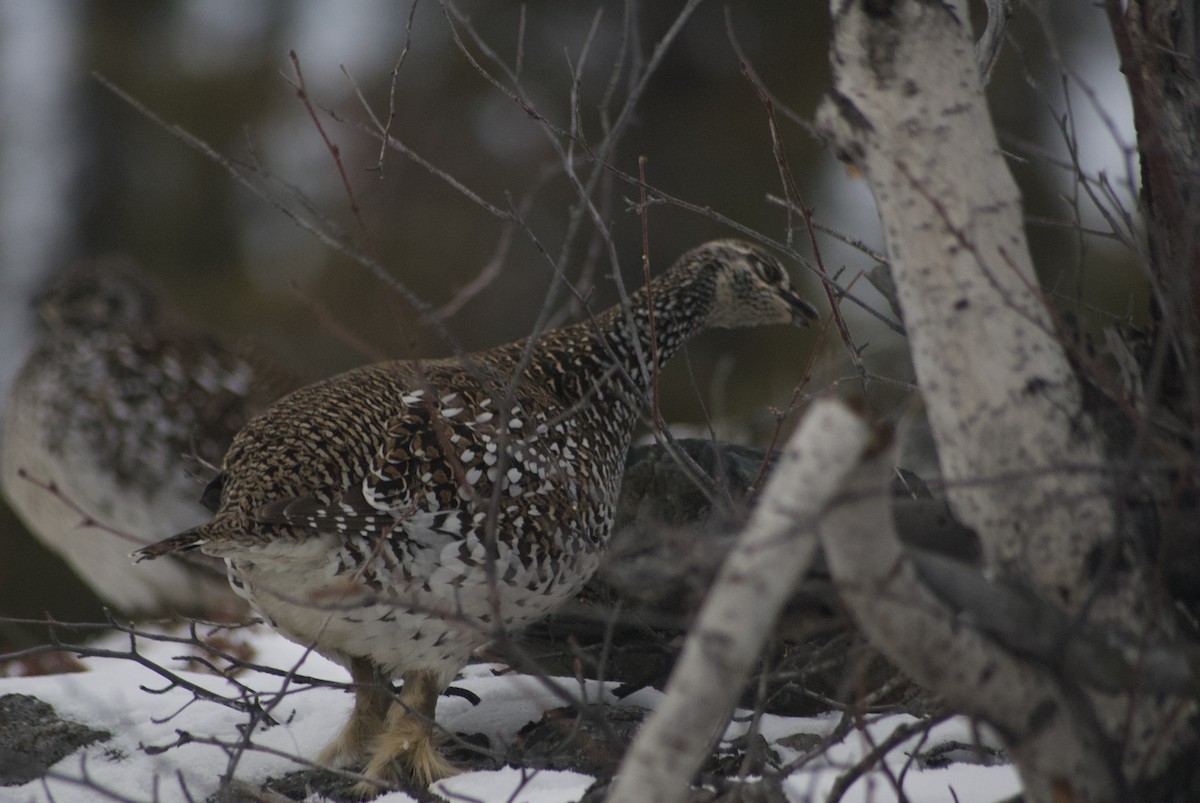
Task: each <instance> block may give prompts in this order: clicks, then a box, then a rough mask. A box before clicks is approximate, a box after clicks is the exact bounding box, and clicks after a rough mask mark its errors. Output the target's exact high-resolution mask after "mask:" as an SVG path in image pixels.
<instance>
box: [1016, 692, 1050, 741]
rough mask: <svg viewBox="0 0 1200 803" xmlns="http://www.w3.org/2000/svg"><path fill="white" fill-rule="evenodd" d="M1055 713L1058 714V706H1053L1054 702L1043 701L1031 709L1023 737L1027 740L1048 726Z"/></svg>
mask: <svg viewBox="0 0 1200 803" xmlns="http://www.w3.org/2000/svg"><path fill="white" fill-rule="evenodd" d="M1056 713H1058V706H1057V705H1055V704H1054V701H1053V700H1043V701H1042V702H1041V703H1039V704H1038V706H1037V707H1036V708H1034V709H1033V713H1032V714H1030V715H1029V723H1028V725H1027V726H1026V732H1025V733H1024V734H1023V737H1024V738H1029V737H1030V736H1033V735H1034V734H1036V733H1038V732H1040V731H1041V730H1042V729H1043V728H1045V727H1046V726H1047V725H1049V724H1050V721H1051V720H1052V719H1054V715H1055V714H1056Z"/></svg>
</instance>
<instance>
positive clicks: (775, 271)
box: [758, 262, 783, 285]
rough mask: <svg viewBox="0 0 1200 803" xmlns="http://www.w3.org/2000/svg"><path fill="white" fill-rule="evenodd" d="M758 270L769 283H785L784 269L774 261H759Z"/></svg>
mask: <svg viewBox="0 0 1200 803" xmlns="http://www.w3.org/2000/svg"><path fill="white" fill-rule="evenodd" d="M758 272H759V273H760V274H761V275H762V277H763V279H765V280H766V281H767V282H768V283H769V284H775V285H781V284H783V271H782V270H781V269H780V268H779V266H778V265H776V264H775V263H773V262H760V263H758Z"/></svg>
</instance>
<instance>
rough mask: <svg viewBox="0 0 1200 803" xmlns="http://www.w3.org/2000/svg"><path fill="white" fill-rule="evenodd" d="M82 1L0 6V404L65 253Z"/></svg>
mask: <svg viewBox="0 0 1200 803" xmlns="http://www.w3.org/2000/svg"><path fill="white" fill-rule="evenodd" d="M84 11H85V9H84V7H83V6H82V5H80V4H74V3H42V2H40V0H27V1H25V2H12V3H3V4H0V119H2V120H4V135H3V136H0V175H2V176H3V180H0V403H2V400H3V399H4V398H5V395H6V393H7V390H8V383H9V381H10V379H11V377H12V375H13V374H14V373H15V372H16V370H17V368H18V366H20V364H21V362H22V361H23V360H24V359H25V353H26V351H27V350H28V347H29V345H30V343H31V342H32V332H33V315H32V312H31V311H30V309H29V306H30V299H31V298H32V296H33V292H34V289H35V288H36V287H37V286H38V284H39V283H40V282H41V281H43V280H45V278H46V277H47V276H48V275H49V273H50V271H52V270H54V269H56V268H59V267H61V266H62V264H63V262H64V261H65V260H66V259H68V258H70V257H71V256H72V255H73V254H72V251H73V248H74V246H75V239H76V236H77V234H78V231H77V226H78V220H77V216H76V212H77V211H78V205H77V204H76V203H75V202H74V201H73V198H74V197H75V196H76V194H77V189H78V188H77V184H76V180H77V177H78V172H79V168H80V162H81V160H82V153H81V150H80V148H79V138H78V137H77V135H76V124H75V119H76V112H75V110H76V108H77V106H78V100H79V98H78V92H77V86H76V84H77V81H78V74H77V70H76V57H77V54H78V53H79V47H78V43H77V41H76V40H77V38H78V35H79V30H80V28H81V26H82V21H83V14H84Z"/></svg>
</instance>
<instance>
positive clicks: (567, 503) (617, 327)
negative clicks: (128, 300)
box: [141, 240, 815, 795]
mask: <svg viewBox="0 0 1200 803" xmlns="http://www.w3.org/2000/svg"><path fill="white" fill-rule="evenodd" d="M814 316H815V312H814V310H813V309H812V307H811V306H809V305H808V304H807V303H805V302H804V301H803V300H801V299H800V298H799V297H798V296H797V295H796V293H795V291H794V290H793V289H792V288H791V286H790V284H789V283H788V280H787V276H786V274H785V273H784V271H783V269H782V268H781V267H780V265H779V263H778V262H776V261H775V259H774V258H772V257H771V256H770V255H769V254H768V253H767V252H765V251H763V250H762V249H760V248H758V247H756V246H753V245H750V244H748V243H744V242H739V241H733V240H725V241H717V242H712V243H709V244H707V245H704V246H701V247H699V248H696V249H693V250H692V251H689V252H688V253H686V254H685V255H684V256H683V257H682V258H681V259H680V260H679V261H678V262H677V263H676V264H675V265H674V266H673V267H672V268H671V269H670V270H669V271H668V272H667V273H666V274H665V275H663V276H661V277H660V278H658V279H657V280H655V281H654V282H653V283H652V284H651V285H650V287H649V288H643V289H642V290H641V291H639V292H638V293H636V294H634V295H633V296H632V297H631V298H630V300H629V303H628V304H627V305H618V306H616V307H613V308H612V309H609V310H607V311H606V312H604V313H601V314H600V315H598V316H596V318H595V319H594V320H592V321H588V322H584V323H580V324H577V325H574V326H568V327H564V328H561V329H556V330H554V331H551V332H547V333H545V334H543V335H540V336H538V337H536V338H534V339H532V340H522V341H518V342H515V343H510V344H508V345H505V346H500V347H498V348H495V349H492V350H490V351H486V352H481V353H478V354H472V355H467V356H466V357H463V358H461V359H445V360H429V361H412V362H388V363H379V364H376V365H370V366H366V367H363V368H359V369H357V370H353V371H350V372H348V373H345V374H341V375H340V376H336V377H333V378H331V379H327V380H325V381H323V382H319V383H317V384H314V385H310V386H308V387H306V388H302V389H301V390H298V391H296V392H294V393H292V394H291V395H289V396H287V397H285V398H284V399H283V400H281V401H280V402H279V403H278V404H276V405H275V406H274V407H272V408H271V409H270V410H268V411H267V412H266V413H264V414H263V415H261V416H259V417H257V418H256V419H254V420H253V421H251V422H250V423H249V424H248V425H247V426H246V428H245V429H243V430H242V431H241V432H240V433H239V434H238V436H237V437H236V438H235V440H234V443H233V445H232V447H230V450H229V453H228V454H227V455H226V458H225V464H224V479H223V488H222V492H221V505H220V509H219V511H218V512H217V514H216V516H215V518H214V519H213V520H212V521H211V522H210V523H208V524H206V525H203V526H201V527H198V528H196V529H194V530H191V531H188V532H185V533H183V534H181V535H179V536H176V537H175V538H171V539H168V540H166V541H164V542H162V543H160V544H157V545H154V546H151V547H148V548H146V549H145V550H143V551H142V553H141V555H142V556H143V557H157V556H159V555H163V554H169V553H172V552H176V551H180V550H187V549H192V548H197V547H198V548H200V549H201V550H203V551H204V552H206V553H208V554H210V555H216V556H220V557H224V558H226V559H227V560H228V562H229V567H230V579H231V582H232V583H233V584H234V586H235V587H236V588H237V589H238V590H239V591H240V593H242V594H244V595H245V596H246V598H247V599H248V600H249V601H250V603H251V604H252V605H253V606H254V607H255V608H256V609H257V610H258V611H260V612H261V613H262V614H263V615H264V616H266V617H267V618H268V619H269V620H270V621H271V623H272V624H273V625H274V626H275V627H276V628H278V629H279V630H280V631H281V632H283V633H284V634H285V635H287V636H288V637H289V638H291V639H294V640H295V641H297V642H300V643H303V644H311V645H314V646H315V648H316V650H317V651H318V652H320V653H322V654H324V655H326V656H328V657H330V658H332V659H334V660H336V661H338V662H340V663H342V664H343V665H346V666H348V667H349V669H350V671H351V674H352V675H353V677H354V679H355V681H356V682H358V683H359V684H361V685H360V686H359V687H358V689H357V699H356V703H355V707H354V711H353V713H352V714H351V717H350V721H349V722H348V723H347V724H346V726H345V727H344V728H343V730H342V732H341V733H340V735H339V736H337V737H336V738H335V739H334V740H333V742H332V743H331V744H330V745H329V746H328V747H327V748H326V749H325V752H324V753H323V754H322V756H321V760H322V761H324V762H332V763H352V762H356V761H360V760H365V761H366V768H365V770H364V772H365V774H366V775H367V776H368V777H369V778H374V779H379V780H380V781H383V782H394V781H396V780H399V779H401V778H405V777H408V778H411V779H414V780H416V781H418V782H421V783H429V782H430V781H432V780H435V779H437V778H440V777H443V776H445V775H447V774H449V773H451V772H452V771H453V770H452V767H451V766H450V765H449V764H448V762H447V761H446V760H445V759H444V758H442V756H441V755H440V754H439V753H438V752H437V750H436V749H435V747H434V746H433V743H432V741H431V728H432V720H433V715H434V709H435V705H436V702H437V696H438V694H439V693H440V692H441V691H442V690H443V689H445V687H446V686H447V684H448V683H449V682H450V681H451V680H452V679H453V678H454V675H455V673H457V672H458V670H459V669H461V668H462V666H463V665H464V664H465V663H466V661H467V658H468V656H469V654H470V652H471V650H473V649H474V648H476V647H478V646H480V645H481V644H482V643H484V642H485V641H487V640H488V638H489V637H490V636H492V635H494V634H495V633H496V631H497V630H498V629H499V628H505V629H508V628H515V627H520V626H522V625H525V624H528V623H529V622H531V621H533V620H535V619H537V618H539V617H541V616H543V615H544V614H546V613H548V612H550V611H552V610H553V609H554V608H555V607H557V606H558V605H559V604H561V603H562V602H563V601H564V600H566V599H568V598H569V597H571V596H572V595H573V594H575V593H576V592H577V591H578V590H579V588H580V587H581V586H582V585H583V583H584V582H585V581H586V580H587V579H588V577H589V576H590V575H591V574H592V572H593V571H594V570H595V568H596V566H597V563H598V561H599V557H600V551H601V549H602V548H603V546H604V544H605V542H606V540H607V538H608V535H609V532H610V529H611V526H612V519H613V510H614V506H615V504H616V500H617V495H618V492H619V490H620V479H621V470H622V465H623V461H624V455H625V452H626V450H627V449H628V447H629V442H630V438H631V436H632V434H633V430H634V426H635V425H636V423H637V421H638V418H639V415H640V413H641V410H642V408H643V405H644V403H645V401H646V398H647V394H648V390H649V387H650V383H651V373H652V370H653V369H652V368H650V367H649V366H652V365H653V364H654V360H655V359H657V361H658V362H659V363H662V362H665V361H666V360H667V358H669V357H670V356H671V355H672V354H673V353H674V352H675V351H676V350H677V349H678V348H679V347H680V346H681V345H682V344H683V343H684V341H686V340H687V339H688V338H689V337H691V336H692V335H693V334H695V333H697V332H699V331H701V330H703V329H706V328H709V327H724V328H730V327H745V326H759V325H764V324H776V323H795V324H803V323H805V322H806V321H807V320H808V319H810V318H812V317H814ZM652 332H653V338H652V337H651V333H652ZM526 360H527V361H526ZM398 675H400V676H403V678H404V686H403V689H402V691H401V692H400V694H399V700H398V701H395V702H393V700H392V697H391V695H390V693H389V691H388V688H387V686H386V683H383V684H381V683H379V681H381V680H382V681H386V680H388V679H390V678H392V677H394V676H398ZM358 791H359V792H360V793H361V794H363V795H370V794H372V793H373V791H375V788H374V787H373V786H371V785H365V786H362V787H360V788H359V790H358Z"/></svg>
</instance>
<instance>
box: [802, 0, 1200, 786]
mask: <svg viewBox="0 0 1200 803" xmlns="http://www.w3.org/2000/svg"><path fill="white" fill-rule="evenodd" d="M832 9H833V14H834V43H833V47H832V55H831V60H832V63H833V68H834V89H833V91H832V92H831V93H830V96H829V97H828V98H827V100H826V101H825V102H824V103H823V104H822V106H821V109H820V110H819V112H818V123H819V125H820V127H821V129H822V130H823V131H824V133H825V134H826V136H827V137H828V138H829V139H830V140H831V142H833V144H834V146H835V147H836V148H837V150H838V152H839V153H840V154H842V155H843V157H844V158H846V159H847V160H848V161H850V162H852V163H853V164H855V165H856V166H857V167H859V168H860V169H861V170H862V171H863V174H864V175H865V176H866V178H867V180H868V182H869V183H870V185H871V189H872V192H873V194H874V196H875V200H876V204H877V205H878V208H879V214H880V217H881V219H882V221H883V225H884V231H885V233H886V236H887V246H888V255H889V260H890V264H891V268H892V275H893V279H894V281H895V285H896V288H897V294H898V297H899V301H900V305H901V307H902V310H903V313H904V319H905V325H906V327H907V330H908V337H909V341H910V346H911V350H912V356H913V363H914V366H915V369H916V373H917V378H918V382H919V384H920V386H921V389H922V392H923V393H924V397H925V404H926V407H927V409H928V413H929V421H930V426H931V430H932V433H933V436H934V439H935V441H936V443H937V446H938V452H939V459H940V461H941V468H942V474H943V477H944V479H945V481H946V483H947V496H948V499H949V502H950V504H951V507H952V508H953V510H954V512H955V515H956V516H957V517H958V519H959V520H960V521H961V522H963V523H964V524H966V525H968V526H970V527H972V528H973V529H974V530H975V531H976V533H977V534H978V535H979V538H980V541H981V544H982V546H983V549H984V556H985V562H986V564H987V570H988V572H989V574H990V575H991V576H993V577H1007V578H1011V579H1013V580H1015V581H1017V582H1019V583H1021V584H1022V585H1024V586H1025V587H1027V588H1031V589H1032V590H1033V591H1034V592H1035V593H1037V594H1039V595H1040V596H1041V597H1042V598H1043V599H1044V600H1049V601H1053V602H1054V603H1057V604H1058V605H1061V606H1062V607H1063V608H1064V609H1065V611H1066V612H1067V613H1068V614H1069V615H1076V614H1081V613H1082V614H1083V615H1084V617H1085V618H1084V621H1081V623H1080V624H1081V625H1083V624H1085V623H1086V624H1087V625H1088V626H1091V627H1097V628H1105V629H1106V630H1107V632H1110V633H1111V634H1112V635H1113V638H1114V639H1117V640H1118V641H1119V642H1120V641H1121V640H1122V639H1123V647H1124V649H1126V650H1127V658H1128V659H1130V660H1131V661H1133V662H1136V660H1137V658H1138V655H1139V653H1138V650H1140V649H1142V646H1143V645H1141V644H1139V643H1138V641H1137V640H1138V638H1139V637H1140V636H1137V635H1133V634H1145V633H1156V634H1158V635H1166V636H1170V634H1171V632H1172V631H1171V628H1170V624H1169V622H1168V621H1166V617H1165V616H1162V615H1161V614H1153V613H1152V612H1153V611H1154V610H1155V608H1154V606H1153V605H1151V604H1149V602H1150V596H1149V594H1148V593H1147V590H1146V588H1145V584H1144V582H1143V578H1142V577H1141V575H1140V573H1139V571H1138V569H1137V568H1136V564H1135V563H1134V562H1130V563H1129V564H1123V563H1122V562H1121V561H1107V560H1105V558H1106V557H1111V556H1115V554H1116V553H1114V552H1110V551H1108V550H1113V549H1119V548H1120V546H1119V544H1118V542H1117V533H1116V532H1115V514H1114V511H1113V509H1112V507H1111V505H1110V502H1109V493H1110V490H1111V489H1110V488H1109V487H1108V486H1107V476H1106V473H1105V471H1104V469H1105V461H1104V456H1103V454H1102V451H1101V448H1100V446H1099V443H1098V439H1097V438H1096V437H1095V435H1094V433H1093V430H1092V427H1091V425H1090V421H1089V420H1088V418H1087V415H1086V414H1085V412H1084V410H1083V409H1082V403H1081V394H1080V390H1079V387H1078V385H1077V383H1076V380H1075V378H1074V376H1073V375H1072V372H1071V370H1070V366H1069V364H1068V362H1067V358H1066V354H1065V353H1064V350H1063V348H1062V346H1061V344H1060V343H1059V341H1058V338H1057V337H1056V334H1055V332H1054V328H1053V325H1052V320H1051V316H1050V314H1049V312H1048V309H1047V306H1046V304H1045V301H1044V299H1043V298H1042V296H1041V294H1040V293H1039V291H1038V286H1037V277H1036V275H1035V274H1034V271H1033V266H1032V263H1031V259H1030V256H1029V252H1028V248H1027V246H1026V242H1025V235H1024V228H1023V220H1022V212H1021V205H1020V198H1019V196H1018V193H1017V190H1016V186H1015V184H1014V182H1013V180H1012V177H1011V175H1010V174H1009V171H1008V168H1007V166H1006V164H1005V162H1004V159H1003V156H1002V154H1001V152H1000V149H999V146H998V144H997V142H996V137H995V133H994V129H993V126H992V123H991V119H990V117H989V115H988V111H987V105H986V101H985V98H984V95H983V87H982V82H981V80H980V77H979V73H978V68H977V65H976V61H975V58H974V55H973V48H972V42H971V35H970V30H969V13H968V9H967V7H966V3H963V2H945V3H927V2H919V1H918V0H897V2H891V3H886V2H885V3H878V2H875V3H862V2H842V0H837V1H836V2H833V3H832ZM862 535H863V537H864V539H865V538H866V537H867V536H868V535H869V533H862ZM877 535H878V534H877ZM882 549H883V547H882V546H881V545H880V544H879V543H877V542H870V541H866V540H864V542H863V544H862V545H861V547H860V549H859V553H858V556H859V558H873V559H876V560H878V559H879V555H880V554H884V553H883V552H882V551H881V550H882ZM852 564H853V562H852V561H851V562H847V563H843V565H842V569H843V572H842V573H843V580H844V581H846V582H849V583H850V586H848V587H847V588H849V589H851V590H853V589H855V588H857V590H858V591H859V592H861V591H863V586H861V585H859V586H855V585H854V582H857V581H854V580H853V578H854V572H853V571H851V569H852ZM859 602H860V605H859V607H860V608H862V611H860V616H861V617H862V620H861V622H860V623H861V624H862V625H863V627H864V628H865V629H869V630H872V631H874V637H875V638H878V639H880V640H881V641H883V642H885V643H880V644H879V645H878V646H880V647H882V648H883V649H884V650H885V651H886V652H887V653H888V654H889V655H890V656H891V657H892V658H893V659H894V660H895V661H896V662H897V663H898V664H900V665H901V666H902V667H906V668H908V669H909V670H910V671H914V669H915V670H917V671H914V674H916V675H917V679H918V680H920V681H921V682H923V683H925V684H926V685H928V686H930V687H931V688H932V689H933V690H935V691H938V692H941V693H944V694H946V695H947V697H948V698H949V699H950V700H951V701H953V702H954V703H955V704H956V705H959V706H961V707H963V708H964V709H965V710H970V711H974V712H977V713H980V714H982V715H984V716H985V717H987V718H988V719H990V720H992V721H994V722H997V723H1000V724H1001V725H1002V727H1003V725H1004V723H1006V722H1007V723H1008V724H1009V725H1010V726H1011V727H1014V728H1016V729H1015V730H1011V729H1010V730H1009V732H1008V733H1007V734H1006V736H1007V738H1008V739H1009V744H1010V747H1011V748H1015V750H1014V753H1017V754H1018V764H1019V766H1020V769H1021V771H1022V775H1023V777H1024V778H1025V781H1026V784H1027V785H1028V786H1029V790H1028V791H1029V796H1030V798H1031V799H1035V800H1050V799H1052V798H1053V799H1057V798H1054V796H1056V795H1060V794H1061V793H1063V792H1066V793H1068V794H1069V795H1073V796H1074V797H1072V799H1076V800H1113V799H1116V798H1117V797H1120V796H1121V793H1120V791H1119V790H1120V789H1121V785H1122V783H1124V782H1125V780H1127V779H1135V778H1137V777H1140V776H1144V775H1152V774H1153V773H1154V772H1155V771H1156V769H1157V768H1158V767H1160V766H1161V765H1162V763H1163V761H1164V760H1165V759H1167V758H1169V757H1170V754H1171V752H1172V750H1177V749H1178V747H1179V745H1178V744H1177V743H1176V741H1177V738H1178V737H1179V735H1180V734H1181V733H1182V732H1184V731H1185V730H1186V728H1188V727H1190V726H1187V725H1186V724H1185V720H1186V719H1187V717H1188V716H1189V714H1190V712H1191V711H1193V710H1194V703H1190V702H1182V701H1179V700H1169V699H1163V698H1161V697H1156V696H1155V695H1152V694H1149V693H1145V692H1143V691H1139V690H1137V689H1134V690H1132V691H1131V692H1129V693H1128V694H1101V693H1099V692H1097V691H1088V690H1085V689H1081V688H1080V687H1079V686H1078V684H1077V682H1076V681H1075V680H1074V679H1071V678H1059V679H1058V680H1057V681H1056V682H1055V683H1054V684H1051V685H1049V686H1047V685H1046V681H1047V680H1048V679H1047V678H1044V677H1042V675H1041V674H1040V670H1038V669H1036V668H1034V667H1032V665H1030V664H1029V663H1028V662H1026V663H1024V664H1022V663H1021V662H1020V660H1019V659H1017V658H1012V659H1011V660H1007V661H1001V662H999V663H992V662H990V661H986V660H984V658H983V655H984V654H985V653H984V652H980V649H979V647H978V645H975V644H974V643H973V640H972V639H973V638H974V637H973V636H971V635H970V633H969V632H967V631H963V632H962V633H960V638H959V639H957V640H951V641H948V642H946V643H945V644H943V645H942V647H941V649H940V651H939V652H938V653H937V654H938V658H939V660H938V661H937V662H933V663H931V662H930V661H929V655H930V653H929V652H928V650H929V649H930V645H929V644H928V643H925V637H926V631H925V630H924V628H925V627H926V625H927V624H928V623H927V622H926V621H925V618H926V615H927V613H926V612H925V611H924V610H923V608H922V605H921V604H919V603H918V602H917V601H915V598H914V602H913V606H915V607H912V608H910V607H908V606H905V605H895V604H893V605H892V606H890V607H888V608H887V609H886V610H884V609H883V608H880V607H879V606H878V605H874V606H867V607H864V606H863V605H862V604H861V602H862V601H861V600H860V601H859ZM868 610H869V613H868ZM875 616H884V617H886V619H887V626H886V627H887V630H888V631H889V632H888V633H886V634H885V633H883V632H879V623H878V622H876V621H874V620H873V619H872V618H871V617H875ZM885 635H886V636H888V637H887V638H886V639H885V638H884V636H885ZM1030 672H1032V673H1033V674H1032V675H1030V674H1029V673H1030ZM993 673H998V674H999V675H1000V679H999V680H995V679H994V678H993ZM1039 678H1041V679H1040V680H1039ZM996 683H1001V684H1003V683H1011V684H1013V685H1014V686H1015V687H1016V688H1018V689H1022V690H1027V691H1028V692H1029V693H1030V694H1031V695H1032V697H1031V699H1032V700H1036V701H1038V702H1039V703H1040V704H1041V706H1040V708H1039V709H1037V711H1036V712H1027V713H1030V714H1032V713H1038V716H1036V717H1034V718H1032V719H1029V720H1027V721H1026V722H1025V724H1024V726H1023V727H1016V726H1017V725H1020V717H1018V718H1017V720H1015V721H1014V720H1013V719H1011V717H1012V716H1013V711H1014V710H1015V711H1022V710H1025V709H1023V708H1022V707H1021V706H1019V705H1018V706H1017V708H1015V709H1012V708H1011V706H1012V705H1014V704H1015V702H1019V701H1014V700H1012V699H1010V695H1005V694H999V695H997V694H990V693H987V690H988V689H993V690H994V689H995V688H996V685H995V684H996ZM1039 690H1040V691H1039ZM1068 707H1069V708H1070V709H1071V710H1069V711H1068V710H1067V708H1068ZM1056 722H1061V723H1062V725H1063V728H1062V730H1061V731H1060V737H1061V738H1064V739H1065V738H1070V739H1073V743H1072V744H1064V745H1061V746H1060V747H1059V748H1057V750H1058V751H1059V753H1060V754H1063V755H1070V756H1075V757H1076V758H1075V759H1071V760H1069V761H1067V762H1065V765H1064V766H1063V767H1061V768H1059V769H1057V770H1056V769H1055V768H1054V767H1050V766H1046V764H1045V761H1044V760H1039V755H1040V754H1039V753H1038V751H1037V750H1030V749H1028V748H1029V745H1030V744H1035V743H1041V744H1045V742H1044V741H1042V739H1043V736H1042V734H1043V729H1044V728H1045V727H1047V723H1049V724H1050V725H1053V724H1054V723H1056ZM1104 740H1108V745H1107V747H1106V748H1105V750H1106V752H1105V753H1104V761H1106V762H1107V764H1106V767H1105V769H1106V771H1105V772H1101V771H1100V770H1099V769H1098V768H1097V767H1096V766H1094V765H1095V763H1096V762H1097V761H1100V760H1101V758H1100V756H1101V747H1100V746H1099V745H1098V741H1099V742H1103V741H1104ZM1172 744H1174V747H1172V748H1166V749H1164V746H1165V745H1172ZM1076 759H1078V760H1076ZM1047 772H1049V773H1051V774H1050V775H1046V774H1045V773H1047Z"/></svg>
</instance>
